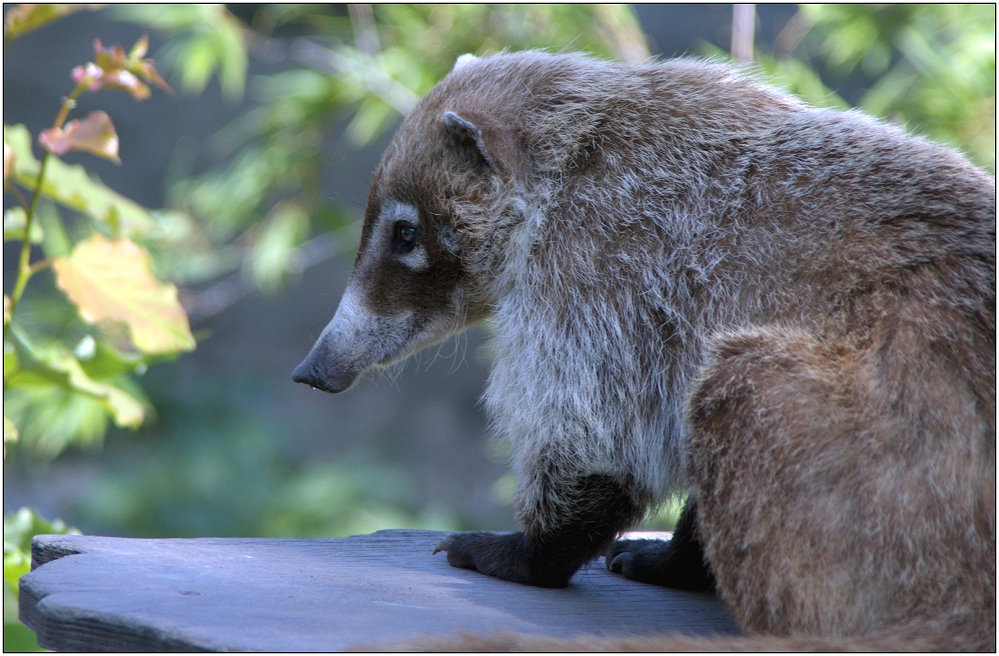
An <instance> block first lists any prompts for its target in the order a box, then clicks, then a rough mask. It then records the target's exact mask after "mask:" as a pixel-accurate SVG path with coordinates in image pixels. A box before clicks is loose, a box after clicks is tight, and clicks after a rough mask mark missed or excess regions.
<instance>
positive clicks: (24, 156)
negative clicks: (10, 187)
mask: <svg viewBox="0 0 999 656" xmlns="http://www.w3.org/2000/svg"><path fill="white" fill-rule="evenodd" d="M3 138H4V141H6V142H7V144H8V145H9V146H10V147H11V149H13V151H14V153H15V154H16V156H17V161H16V162H15V167H14V168H15V171H14V180H15V182H17V184H19V185H21V186H22V187H24V188H25V189H30V190H34V188H35V183H36V181H37V179H38V170H39V166H40V165H39V161H38V160H37V159H35V156H34V154H33V153H32V151H31V135H30V134H29V133H28V130H27V128H25V127H24V126H23V125H15V126H8V125H4V127H3ZM42 195H44V196H48V197H49V198H51V199H53V200H55V201H56V202H57V203H59V204H60V205H63V206H64V207H68V208H70V209H72V210H76V211H77V212H80V213H82V214H85V215H87V216H89V217H91V218H92V219H94V220H95V221H96V222H97V223H98V224H99V225H100V226H102V227H103V228H104V229H105V230H107V231H109V232H111V233H112V234H118V233H119V232H121V233H124V234H125V235H128V236H138V235H144V234H147V233H149V232H152V231H153V230H155V229H156V227H157V224H156V219H154V218H153V216H152V215H151V214H150V213H149V211H148V210H146V209H145V208H144V207H142V206H141V205H139V204H138V203H136V202H135V201H133V200H130V199H128V198H126V197H124V196H122V195H121V194H119V193H118V192H116V191H114V190H112V189H110V188H108V187H106V186H104V184H103V183H101V182H98V181H97V180H94V179H93V178H91V177H90V176H89V175H87V172H86V170H85V169H84V168H83V167H82V166H80V165H78V164H74V165H69V164H66V163H65V162H63V161H62V160H60V159H58V158H57V157H55V156H54V155H51V154H50V155H49V161H48V164H47V165H46V169H45V180H44V181H43V183H42Z"/></svg>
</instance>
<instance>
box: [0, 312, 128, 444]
mask: <svg viewBox="0 0 999 656" xmlns="http://www.w3.org/2000/svg"><path fill="white" fill-rule="evenodd" d="M9 331H10V334H11V336H12V338H13V340H14V344H15V345H16V347H17V351H18V355H19V360H20V369H19V370H18V371H17V373H15V374H14V375H12V376H10V377H9V378H8V379H6V380H5V389H7V390H11V389H16V388H18V387H39V386H41V387H52V386H55V387H58V388H61V389H63V390H65V391H68V392H71V393H73V394H79V395H83V396H86V397H89V398H91V399H94V400H95V401H98V402H99V403H100V404H101V405H102V406H103V407H104V408H105V409H106V410H107V411H108V413H109V414H110V415H111V417H112V419H114V422H115V425H117V426H128V427H132V428H134V427H136V426H138V425H139V424H141V423H142V420H143V419H144V418H145V415H146V407H145V404H144V403H143V402H142V401H141V400H139V399H136V398H135V397H134V396H132V395H131V394H128V393H126V392H124V391H123V390H121V389H120V388H118V387H117V386H116V385H114V384H112V383H110V382H105V381H98V380H94V379H93V378H91V377H90V376H88V375H87V372H86V371H84V369H83V367H82V366H81V365H80V362H79V360H77V359H76V358H75V357H74V356H73V354H72V353H70V352H69V351H67V350H66V349H64V348H62V347H60V346H57V345H38V344H34V343H33V342H32V341H31V340H30V339H29V338H28V337H27V336H26V335H25V334H24V332H23V331H21V330H19V329H18V328H17V326H16V325H15V326H11V327H10V328H9ZM9 402H10V399H7V398H5V399H4V404H5V406H6V405H8V404H9Z"/></svg>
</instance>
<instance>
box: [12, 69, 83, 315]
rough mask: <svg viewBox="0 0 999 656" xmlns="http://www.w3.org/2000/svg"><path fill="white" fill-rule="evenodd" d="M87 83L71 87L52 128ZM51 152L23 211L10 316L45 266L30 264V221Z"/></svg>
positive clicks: (62, 117) (67, 112)
mask: <svg viewBox="0 0 999 656" xmlns="http://www.w3.org/2000/svg"><path fill="white" fill-rule="evenodd" d="M89 85H90V80H89V79H85V80H83V81H82V82H80V83H79V84H77V85H76V88H75V89H73V92H72V93H70V94H69V95H68V96H67V97H66V98H65V99H64V100H63V101H62V107H60V108H59V113H58V114H57V115H56V118H55V121H53V122H52V129H53V130H58V129H59V128H61V127H62V125H63V123H65V122H66V117H67V116H69V112H70V110H72V109H73V108H74V107H76V98H77V96H79V95H80V94H81V93H83V92H84V91H86V89H87V87H88V86H89ZM51 154H52V153H50V152H49V151H48V150H46V151H45V153H44V154H43V155H42V162H41V164H40V165H39V167H38V178H37V179H36V180H35V193H34V195H32V197H31V204H30V205H28V209H27V210H26V211H25V218H24V239H23V241H22V242H21V257H20V258H19V260H18V266H17V280H16V281H15V283H14V291H13V292H12V293H11V296H10V316H11V317H13V316H14V310H15V309H16V308H17V303H18V301H20V300H21V295H22V294H24V288H25V287H27V286H28V281H29V280H30V279H31V276H33V275H34V274H35V273H36V272H37V271H40V270H41V269H43V268H45V267H44V266H43V267H39V268H36V267H33V266H31V223H32V221H34V219H35V209H36V208H37V207H38V199H39V198H40V197H41V195H42V183H43V182H44V181H45V168H46V167H47V165H48V163H49V157H50V156H51ZM19 195H20V194H19ZM22 200H23V197H22ZM46 266H47V265H46Z"/></svg>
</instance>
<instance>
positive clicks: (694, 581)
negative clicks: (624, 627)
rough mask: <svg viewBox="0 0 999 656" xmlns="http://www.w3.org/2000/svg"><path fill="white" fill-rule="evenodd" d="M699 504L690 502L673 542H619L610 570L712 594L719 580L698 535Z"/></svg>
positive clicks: (609, 554)
mask: <svg viewBox="0 0 999 656" xmlns="http://www.w3.org/2000/svg"><path fill="white" fill-rule="evenodd" d="M696 522H697V503H696V502H695V501H694V499H693V498H690V499H688V500H687V503H686V505H685V506H684V507H683V512H682V513H681V514H680V519H679V520H678V521H677V523H676V529H675V530H674V531H673V537H672V538H671V539H670V540H668V541H667V540H618V541H617V542H615V543H614V544H613V545H611V547H610V549H608V550H607V569H609V570H610V571H612V572H615V573H617V574H624V575H625V576H626V577H627V578H629V579H633V580H635V581H641V582H643V583H651V584H653V585H662V586H666V587H668V588H681V589H683V590H710V589H712V588H713V587H714V584H715V579H714V576H712V574H711V570H710V569H709V568H708V565H707V563H706V562H705V560H704V548H703V547H702V546H701V541H700V538H699V537H698V535H697V525H696Z"/></svg>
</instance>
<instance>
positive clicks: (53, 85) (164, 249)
mask: <svg viewBox="0 0 999 656" xmlns="http://www.w3.org/2000/svg"><path fill="white" fill-rule="evenodd" d="M180 7H184V6H180ZM187 7H188V9H187V13H186V14H185V13H184V11H183V10H181V9H175V10H174V13H170V10H169V9H168V8H167V9H164V8H161V7H157V6H155V5H146V6H144V7H143V6H140V7H134V6H132V7H130V6H115V7H108V8H105V9H102V10H98V11H89V10H86V11H78V12H77V13H73V14H71V15H68V16H65V17H62V18H59V19H58V20H55V21H53V22H51V23H49V24H47V25H45V26H43V27H40V28H39V29H37V30H35V31H32V32H28V33H25V34H24V35H23V36H20V37H18V38H16V39H13V40H11V41H10V43H9V44H7V39H6V38H5V50H4V58H3V114H4V123H5V125H6V126H11V125H16V124H22V125H24V126H26V127H27V129H28V131H29V132H30V133H31V135H33V138H34V139H35V154H36V156H40V155H41V149H40V148H39V147H38V146H37V136H38V134H39V133H40V132H41V131H42V130H43V129H45V128H47V127H49V126H50V125H51V122H52V119H53V118H54V117H55V114H56V113H57V112H58V109H59V105H60V102H61V99H62V98H63V97H64V96H66V95H67V93H69V91H70V90H72V88H73V84H74V83H73V81H72V79H71V78H70V71H71V69H73V67H74V66H77V65H79V64H83V63H85V62H87V61H91V60H93V58H94V50H93V47H94V46H93V44H94V39H95V38H99V39H100V40H101V41H102V42H103V44H104V45H105V46H110V45H112V44H121V45H122V46H124V47H125V49H126V50H128V48H130V47H131V45H132V44H133V43H135V42H136V41H137V40H138V39H139V38H140V37H141V36H142V35H143V34H146V33H148V35H149V41H150V55H151V56H152V57H153V58H154V59H155V60H156V61H157V66H158V68H159V70H160V72H161V73H163V75H164V77H166V79H167V80H168V81H169V83H170V84H171V86H172V87H173V91H174V92H173V94H172V95H171V94H167V93H164V92H161V91H160V90H158V89H155V88H154V89H153V94H152V97H151V98H149V99H147V100H145V101H144V102H141V103H137V102H135V101H133V99H132V98H130V97H129V95H128V94H125V93H122V92H115V91H109V92H102V93H95V94H84V95H82V96H81V97H80V99H79V101H78V106H77V108H76V109H75V110H74V113H73V116H83V115H85V114H86V113H87V112H89V111H92V110H95V109H101V110H104V111H106V112H107V113H108V114H109V115H110V117H111V118H112V119H113V121H114V125H115V127H116V129H117V134H118V136H119V138H120V144H121V145H120V157H121V160H122V163H121V164H120V165H115V164H113V163H111V162H109V161H106V160H103V159H99V158H96V157H93V156H91V155H89V154H84V153H69V154H67V155H65V156H64V157H63V158H62V159H63V160H64V161H66V162H68V163H74V164H76V163H78V164H83V165H84V166H85V167H86V169H87V170H88V172H89V173H90V174H91V175H92V176H94V177H96V178H99V179H100V180H101V181H103V183H104V184H106V185H107V186H108V187H110V188H112V189H114V190H115V191H117V192H119V193H120V194H122V195H124V196H127V197H129V198H131V199H133V200H135V201H136V202H138V203H139V204H141V205H143V206H144V207H147V208H152V209H156V210H159V209H160V208H164V210H165V213H164V214H163V216H165V217H172V218H170V220H171V221H174V222H175V223H176V224H177V225H182V226H184V230H186V232H185V234H187V235H194V237H196V238H190V239H189V241H188V242H184V241H183V240H182V239H181V240H178V241H177V242H175V243H172V245H169V247H168V246H162V245H160V246H156V245H155V244H154V245H152V246H150V249H151V250H152V251H153V253H154V256H155V259H156V263H157V264H156V265H155V266H154V270H156V271H157V273H158V274H159V275H160V277H161V278H163V279H165V280H170V281H173V282H175V283H177V284H178V286H179V287H180V288H181V301H182V302H183V304H184V305H185V307H186V308H187V310H188V312H189V315H190V321H191V328H192V330H193V332H194V335H195V337H196V338H197V341H198V345H197V349H196V350H195V351H193V352H190V353H186V354H182V355H179V356H177V357H176V358H175V359H173V360H172V361H166V362H161V363H158V364H150V366H149V367H148V371H144V369H145V367H143V368H141V370H140V371H137V372H136V373H137V374H138V373H141V372H142V371H144V373H141V375H135V376H133V377H134V380H135V381H136V382H137V383H138V386H139V387H141V389H142V390H144V392H145V394H146V395H147V396H148V399H149V402H150V404H151V406H152V407H153V408H155V410H154V412H152V413H151V414H150V415H149V416H148V417H147V419H146V421H145V422H144V423H143V425H142V426H141V427H140V428H138V429H137V430H130V429H122V428H115V427H114V426H113V425H108V423H107V419H106V418H105V419H104V420H103V421H104V423H103V424H101V423H100V421H99V419H100V418H97V419H94V417H93V412H95V411H93V410H92V409H91V411H90V412H91V414H90V415H86V413H85V412H84V411H83V410H81V411H80V417H78V418H74V417H72V416H70V417H69V418H68V419H67V418H66V417H63V418H62V420H61V421H62V423H53V425H42V423H43V422H42V423H40V421H41V420H39V421H35V422H34V423H31V422H30V421H29V420H30V417H29V418H26V419H23V420H22V424H25V425H27V424H30V426H28V427H27V428H26V427H25V425H21V426H20V429H21V430H20V436H19V439H18V441H17V442H12V443H10V444H7V442H6V438H5V447H6V455H5V459H4V513H5V516H9V515H11V513H13V512H14V511H16V510H17V509H19V508H21V507H22V506H27V507H30V508H32V509H34V510H35V511H36V512H37V513H38V515H40V516H41V517H44V518H48V519H53V518H56V517H58V518H61V519H62V520H64V521H65V522H66V523H67V524H68V525H70V526H73V527H76V528H78V529H79V530H81V531H83V532H84V533H94V534H102V535H122V536H141V537H166V536H170V537H178V536H258V535H270V536H286V537H292V536H340V535H349V534H354V533H361V532H369V531H373V530H377V529H381V528H388V527H409V526H412V527H426V528H435V529H444V530H456V529H462V530H469V529H490V530H510V529H514V528H515V527H516V524H515V521H514V518H513V514H512V509H511V506H510V498H511V493H512V490H513V485H514V483H513V481H512V480H511V478H510V476H509V474H508V473H507V468H506V466H505V464H504V462H505V457H506V452H505V446H504V444H503V443H501V442H497V441H495V440H493V439H492V438H491V437H490V433H489V430H488V427H487V425H486V420H485V417H484V414H483V411H482V408H481V407H480V406H479V403H478V399H479V396H480V394H481V393H482V390H483V386H484V382H485V379H486V375H487V369H488V365H489V359H488V353H487V351H486V349H485V348H484V343H485V340H486V338H487V336H488V335H487V333H488V326H487V327H483V328H476V329H473V330H471V331H469V332H468V333H467V334H465V335H462V336H461V337H458V338H455V339H452V340H449V341H448V342H446V343H444V344H443V345H441V346H440V347H434V348H432V349H428V350H427V351H426V352H424V353H421V354H419V355H417V356H415V357H413V358H411V359H410V360H409V361H407V362H406V363H405V364H404V365H401V366H399V367H397V368H396V369H394V370H392V371H389V372H385V373H382V374H375V375H372V376H369V377H368V378H367V379H365V380H363V381H362V382H360V383H359V384H358V385H357V386H356V387H355V388H354V389H352V390H351V391H350V392H349V393H346V394H342V395H337V396H332V395H327V394H323V393H320V392H316V391H313V390H311V389H309V388H308V387H305V386H302V385H295V384H293V383H292V381H291V371H292V369H293V368H294V367H295V365H296V364H297V363H298V362H299V361H300V360H301V359H302V358H303V357H304V356H305V355H306V353H307V352H308V350H309V349H310V347H311V346H312V344H313V341H314V340H315V338H316V337H317V336H318V335H319V333H320V331H321V330H322V328H323V327H324V326H325V325H326V323H327V322H328V321H329V319H330V318H331V317H332V315H333V312H334V311H335V309H336V305H337V303H338V301H339V298H340V294H341V292H342V290H343V288H344V286H345V283H346V280H347V276H348V274H349V271H350V265H351V263H352V258H353V248H354V247H355V241H356V238H357V234H358V223H359V221H360V217H361V213H362V211H363V207H364V203H365V199H366V197H367V191H368V183H369V180H370V176H371V174H372V172H373V170H374V167H375V165H376V163H377V161H378V159H379V157H380V153H381V151H382V149H383V147H384V145H385V143H386V142H387V140H388V139H389V137H390V136H391V133H392V130H393V129H394V126H395V125H397V124H398V121H399V120H400V119H401V116H402V113H401V112H402V111H405V109H406V107H407V106H408V105H407V103H411V101H412V99H413V98H416V97H418V96H419V95H422V93H425V91H426V90H427V89H429V88H430V87H431V86H432V85H433V83H434V82H435V81H436V80H437V79H439V78H440V77H441V76H442V75H444V74H445V73H446V71H447V70H448V68H449V67H450V65H451V64H452V63H453V61H454V58H455V56H457V55H458V54H461V53H463V52H476V53H488V52H495V51H498V50H501V49H503V48H509V49H512V50H516V49H519V48H523V47H545V48H549V49H552V50H562V49H570V50H576V49H581V50H587V51H590V52H594V53H596V54H597V55H599V56H605V57H616V58H619V59H642V58H644V57H646V56H647V55H649V54H651V55H655V56H661V57H673V56H680V55H698V56H714V57H721V58H725V57H728V56H729V54H730V50H731V48H732V42H733V41H732V29H733V6H732V5H720V4H719V5H675V4H673V5H636V6H635V7H634V9H633V10H632V9H630V8H628V7H626V6H610V8H606V7H605V8H603V9H601V8H600V7H599V6H596V5H592V6H572V5H564V6H559V7H556V8H554V9H553V8H551V7H548V8H545V7H541V6H531V7H516V6H509V5H508V6H502V7H500V8H485V7H484V6H476V5H449V6H445V7H437V8H435V7H432V6H420V7H410V6H405V5H385V6H374V9H373V11H372V8H371V7H370V6H367V5H354V6H351V7H350V8H348V6H347V5H305V6H299V5H296V6H291V5H266V4H253V5H225V6H224V8H223V7H222V6H215V7H214V8H211V9H205V10H204V13H203V14H202V15H198V14H196V12H195V10H194V9H191V7H194V6H187ZM901 7H902V8H901V9H899V8H897V7H896V8H895V9H892V8H891V7H888V8H882V9H877V8H863V7H861V8H857V7H849V6H846V8H845V9H844V8H839V9H837V8H829V7H826V8H822V7H820V8H819V9H812V10H811V13H808V12H807V11H805V10H802V11H799V8H798V6H797V5H760V6H757V7H756V8H755V15H754V17H753V18H752V20H751V22H750V23H749V30H750V31H749V36H750V39H751V40H750V43H752V44H753V46H754V50H753V51H752V53H751V54H750V55H749V56H750V57H751V58H752V59H753V60H754V61H755V63H756V66H757V67H758V69H759V70H760V71H762V73H763V74H765V75H767V76H769V77H770V78H771V79H773V80H774V81H775V82H777V83H779V84H783V85H784V86H785V87H786V88H788V89H789V90H791V91H792V92H795V93H798V94H799V95H802V96H803V97H805V98H806V100H809V101H810V102H813V103H817V104H823V105H829V106H841V107H846V106H858V105H859V106H861V107H862V108H864V109H866V110H867V111H871V112H872V113H875V114H878V115H879V116H883V117H885V118H886V119H887V120H896V121H900V122H906V123H907V124H908V125H909V126H910V128H912V129H915V130H917V131H921V132H924V133H926V134H929V135H931V136H933V137H934V138H937V139H940V140H942V141H945V142H948V143H950V144H951V145H954V146H956V147H961V148H964V149H965V151H966V152H968V153H969V154H970V155H971V156H972V157H975V158H977V159H978V161H979V163H981V164H982V165H983V166H986V167H987V168H989V169H990V170H994V157H995V137H994V134H995V122H994V113H995V101H994V97H995V91H994V80H995V46H994V24H995V10H994V5H993V6H992V7H991V14H990V15H991V27H989V24H988V19H989V13H988V11H987V10H986V12H985V14H984V20H983V19H982V15H981V10H976V11H978V12H979V13H974V11H972V10H971V9H966V10H962V11H964V13H960V11H957V10H953V11H952V10H946V9H939V10H938V9H934V10H933V11H930V10H927V9H920V8H919V7H913V6H901ZM938 7H943V6H938ZM11 8H12V6H11V5H5V6H4V11H5V16H6V15H7V14H8V13H9V12H10V11H11ZM199 11H200V10H199ZM934 11H936V12H937V13H934ZM948 11H949V12H951V13H947V12H948ZM546 12H547V13H546ZM601 12H602V13H601ZM940 12H944V13H943V14H941V13H940ZM742 29H745V28H742ZM982 33H984V34H986V36H984V37H983V36H981V34H982ZM969 34H970V35H972V36H973V37H975V38H977V39H978V41H977V42H976V43H977V44H978V45H977V46H974V47H972V46H968V45H967V44H966V43H965V44H964V45H961V43H964V42H965V41H967V40H968V39H969V38H971V37H969V36H968V35H969ZM989 34H991V50H989V48H988V44H989V37H988V35H989ZM5 35H6V32H5ZM643 35H644V36H643ZM913 35H915V36H913ZM917 37H920V38H921V39H922V40H921V41H920V38H917ZM227 39H228V41H227ZM962 39H964V41H961V40H962ZM982 43H984V44H985V46H984V47H983V46H982V45H981V44H982ZM976 47H977V49H975V48H976ZM199 48H200V50H199ZM920 48H922V50H920ZM240 52H242V53H243V55H242V56H245V61H243V60H241V59H240V57H241V55H240ZM743 56H745V55H743ZM199 57H200V59H199ZM934 57H936V59H933V58H934ZM941 58H943V59H942V61H943V63H941ZM241 61H243V63H245V67H244V68H241V65H242V64H241ZM934 66H936V67H937V68H933V67H934ZM989 66H991V68H989ZM366 67H367V68H366ZM941 67H942V68H941ZM372 71H374V72H372ZM927 71H929V72H927ZM990 71H991V72H990ZM380 75H387V76H388V77H389V78H391V79H390V83H389V84H388V88H389V89H390V91H392V89H394V91H393V92H392V93H394V94H395V95H392V93H386V92H384V88H380V87H378V85H377V84H375V83H374V82H372V80H378V79H381V78H380V77H379V76H380ZM952 78H961V79H957V80H956V81H955V79H952ZM964 78H967V79H964ZM983 80H985V81H983ZM958 84H963V85H964V86H961V87H960V88H957V87H955V85H958ZM990 84H991V86H989V85H990ZM393 85H396V86H393ZM934 85H936V86H934ZM383 86H384V85H383ZM400 87H402V88H400ZM920 94H922V95H920ZM933 103H936V105H933ZM948 103H949V104H948ZM931 105H933V106H935V107H937V109H936V110H934V111H935V112H936V113H935V114H934V113H933V112H931V111H929V110H927V109H926V107H928V106H931ZM940 107H943V109H940ZM990 139H991V141H989V140H990ZM5 191H6V189H5ZM15 202H16V199H15V198H14V197H13V196H12V195H11V194H9V193H5V194H4V207H5V210H7V209H8V208H10V207H12V206H13V205H14V204H15ZM65 220H66V221H67V222H68V223H70V224H72V225H75V226H76V228H74V229H75V230H76V232H73V230H70V236H71V237H72V236H74V235H80V234H83V233H82V232H80V231H82V230H84V229H85V228H84V227H81V225H82V224H80V222H79V221H77V222H76V223H73V221H74V219H73V218H72V217H66V218H65ZM164 220H166V219H164ZM7 225H8V217H7V215H6V214H5V242H4V292H5V294H8V295H9V294H10V293H11V288H12V286H13V284H14V278H15V277H16V272H17V265H16V262H17V256H18V253H19V249H20V243H19V241H17V239H11V240H10V241H8V233H7ZM171 225H173V224H171ZM289 226H290V227H289ZM182 232H183V231H182ZM12 234H13V233H12ZM41 248H42V249H43V250H44V245H43V246H42V247H41ZM35 252H36V257H37V258H41V257H42V256H43V255H44V253H43V252H41V251H39V250H38V249H36V251H35ZM24 298H25V301H24V303H23V304H22V305H21V306H19V308H18V311H19V312H23V314H24V317H25V318H24V321H25V322H27V323H30V321H29V320H32V319H33V320H36V321H37V322H41V321H43V320H44V319H45V318H46V317H49V318H50V319H49V320H50V321H56V319H51V317H59V316H64V315H65V316H68V317H70V319H67V322H69V321H70V320H72V321H76V322H79V321H78V319H77V318H74V317H75V315H73V314H72V312H70V311H69V310H66V308H65V307H62V306H59V305H58V303H60V302H61V303H63V305H66V304H65V301H64V300H63V301H59V300H58V298H59V294H58V292H56V291H55V290H54V286H53V282H52V277H51V274H48V273H46V272H43V273H41V274H39V275H38V276H36V277H35V278H34V279H32V281H31V283H30V285H29V288H28V289H27V291H26V293H25V297H24ZM53 308H55V309H53ZM60 308H61V309H60ZM60 312H61V313H63V314H60ZM67 312H69V314H66V313H67ZM74 334H77V333H74ZM6 339H7V336H6V333H5V353H6ZM5 362H6V359H5ZM5 378H6V365H5ZM4 398H5V415H7V414H8V410H7V406H8V390H7V389H6V383H5V392H4ZM19 402H20V401H19ZM20 403H21V405H19V406H18V407H21V408H22V410H23V412H25V413H29V414H30V413H32V412H35V413H36V414H38V412H37V406H32V405H31V403H30V399H29V400H28V401H24V402H20ZM14 405H16V404H12V406H11V407H13V406H14ZM25 408H26V409H25ZM33 408H34V410H33ZM85 415H86V416H85ZM86 417H90V419H86ZM74 421H76V422H77V423H76V424H74V423H73V422H74ZM86 421H90V422H91V423H90V424H86ZM95 422H96V423H95ZM85 424H86V425H85ZM87 426H89V428H87ZM94 426H96V428H94ZM104 426H108V427H107V430H106V431H105V430H104V429H103V427H104ZM59 431H62V433H61V434H57V433H59ZM74 431H75V432H74ZM672 517H673V513H672V511H670V510H668V509H667V510H665V511H664V512H662V513H659V514H656V515H654V516H652V517H650V519H649V522H648V523H647V526H648V527H652V528H669V525H670V522H671V521H672V519H671V518H672ZM7 533H8V531H7V525H6V522H5V563H6V560H7V541H8V537H7ZM7 599H8V596H7V594H6V593H5V619H7V615H8V613H7V612H6V610H7V605H8V604H7ZM5 645H6V643H5Z"/></svg>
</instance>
